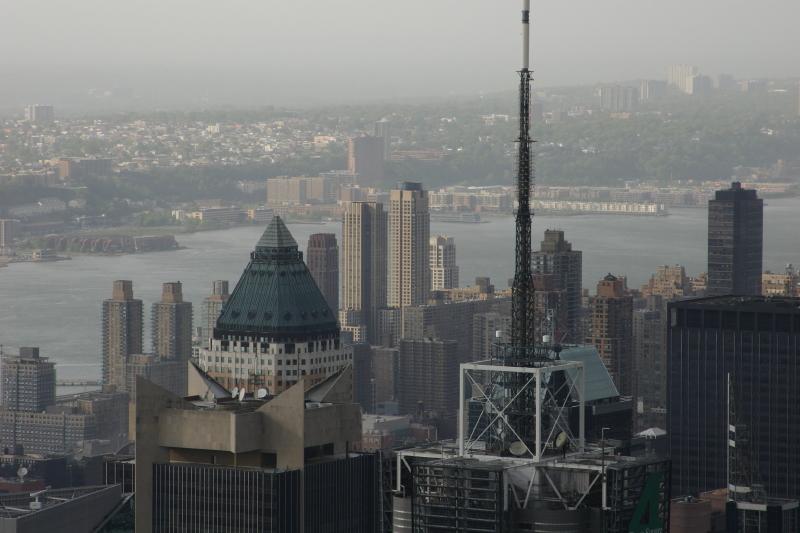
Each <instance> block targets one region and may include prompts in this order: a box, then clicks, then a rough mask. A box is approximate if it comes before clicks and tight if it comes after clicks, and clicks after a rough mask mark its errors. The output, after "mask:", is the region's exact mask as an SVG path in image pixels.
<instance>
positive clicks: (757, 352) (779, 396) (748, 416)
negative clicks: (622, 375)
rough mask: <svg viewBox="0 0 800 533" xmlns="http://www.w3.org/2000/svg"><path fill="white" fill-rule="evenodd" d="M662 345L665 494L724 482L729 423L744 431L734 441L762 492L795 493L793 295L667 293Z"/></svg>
mask: <svg viewBox="0 0 800 533" xmlns="http://www.w3.org/2000/svg"><path fill="white" fill-rule="evenodd" d="M668 354H669V356H668V365H667V368H668V379H667V382H668V385H667V391H668V397H667V431H668V434H669V449H670V455H671V458H672V494H673V495H675V496H677V495H683V494H697V493H698V492H701V491H705V490H712V489H716V488H720V487H726V486H727V484H728V471H727V468H728V461H727V453H728V441H729V439H732V438H733V437H732V436H731V435H733V434H734V431H735V435H737V436H738V437H740V438H741V437H742V436H744V435H746V436H748V437H749V438H747V439H745V440H746V441H749V442H747V443H746V444H745V446H746V449H744V450H739V451H740V452H743V455H744V456H749V458H750V459H749V461H747V463H746V464H744V465H741V467H743V468H745V469H746V470H749V472H750V477H751V482H752V484H759V485H762V486H763V487H764V490H765V492H766V495H767V496H769V497H771V498H791V499H797V498H798V497H800V447H798V446H797V444H796V440H797V435H798V433H799V432H800V410H798V408H797V406H798V405H800V299H797V298H781V297H775V298H765V297H760V296H749V297H741V296H718V297H706V298H699V299H692V300H682V301H678V302H673V303H671V304H669V338H668ZM729 382H730V395H729V393H728V383H729ZM729 408H730V409H729ZM730 411H732V412H733V413H734V414H735V416H734V417H733V419H730V420H729V412H730ZM729 425H730V426H732V427H733V431H730V430H729ZM741 446H742V443H741V441H740V442H737V447H741Z"/></svg>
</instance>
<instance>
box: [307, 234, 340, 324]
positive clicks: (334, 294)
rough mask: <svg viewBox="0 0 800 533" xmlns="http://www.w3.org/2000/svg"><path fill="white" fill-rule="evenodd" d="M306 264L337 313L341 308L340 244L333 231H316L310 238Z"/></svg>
mask: <svg viewBox="0 0 800 533" xmlns="http://www.w3.org/2000/svg"><path fill="white" fill-rule="evenodd" d="M306 264H307V265H308V270H309V271H310V272H311V276H312V277H313V278H314V281H316V282H317V287H319V290H320V291H322V295H323V296H324V297H325V300H326V301H327V302H328V305H329V306H330V307H331V309H332V310H333V312H334V313H335V312H336V311H337V310H338V309H339V245H338V244H337V243H336V235H334V234H333V233H315V234H313V235H311V236H310V237H309V238H308V248H306Z"/></svg>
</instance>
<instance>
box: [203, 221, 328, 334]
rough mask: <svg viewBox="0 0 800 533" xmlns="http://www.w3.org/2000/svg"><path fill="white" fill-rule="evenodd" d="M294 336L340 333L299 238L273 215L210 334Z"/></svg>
mask: <svg viewBox="0 0 800 533" xmlns="http://www.w3.org/2000/svg"><path fill="white" fill-rule="evenodd" d="M226 335H227V336H252V337H266V338H270V339H275V340H278V341H280V340H296V341H303V340H305V339H312V338H320V337H331V336H334V337H338V335H339V327H338V325H337V323H336V315H335V313H334V312H333V310H332V309H331V308H330V307H329V306H328V303H327V302H326V301H325V298H324V297H323V296H322V293H321V292H320V290H319V288H318V287H317V284H316V283H315V282H314V278H312V277H311V273H310V272H309V271H308V267H307V266H306V264H305V263H304V262H303V254H302V253H300V252H299V251H298V249H297V242H296V241H295V240H294V238H293V237H292V234H291V233H290V232H289V230H288V229H287V228H286V225H285V224H284V223H283V221H282V220H281V219H280V217H277V216H276V217H274V218H273V219H272V221H271V222H270V224H269V226H268V227H267V229H266V231H264V234H263V235H262V236H261V239H260V240H259V241H258V244H256V248H255V250H254V251H253V252H252V253H251V254H250V262H249V263H248V264H247V267H245V269H244V272H243V273H242V277H241V278H239V282H238V283H237V284H236V288H235V289H234V290H233V293H231V296H230V298H229V299H228V301H227V302H226V303H225V304H224V305H223V307H222V313H221V314H220V317H219V319H218V320H217V327H216V328H214V337H215V338H221V337H223V336H226Z"/></svg>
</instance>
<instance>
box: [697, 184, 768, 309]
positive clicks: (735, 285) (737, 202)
mask: <svg viewBox="0 0 800 533" xmlns="http://www.w3.org/2000/svg"><path fill="white" fill-rule="evenodd" d="M763 226H764V201H763V200H761V199H760V198H758V196H757V195H756V191H755V190H752V189H743V188H742V184H741V183H739V182H734V183H732V184H731V188H730V189H725V190H721V191H717V192H716V194H715V195H714V199H713V200H710V201H709V202H708V288H707V290H706V294H707V295H708V296H723V295H728V294H735V295H739V296H744V295H758V294H761V272H762V253H763V246H764V241H763V233H764V230H763Z"/></svg>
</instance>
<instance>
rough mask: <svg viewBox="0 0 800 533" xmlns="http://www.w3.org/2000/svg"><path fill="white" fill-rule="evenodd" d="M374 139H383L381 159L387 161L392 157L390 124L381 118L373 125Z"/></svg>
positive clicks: (384, 118)
mask: <svg viewBox="0 0 800 533" xmlns="http://www.w3.org/2000/svg"><path fill="white" fill-rule="evenodd" d="M375 137H380V138H381V139H383V159H384V161H388V160H389V159H390V158H391V156H392V123H391V122H389V119H388V118H386V117H383V118H382V119H380V120H379V121H378V122H376V123H375Z"/></svg>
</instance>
